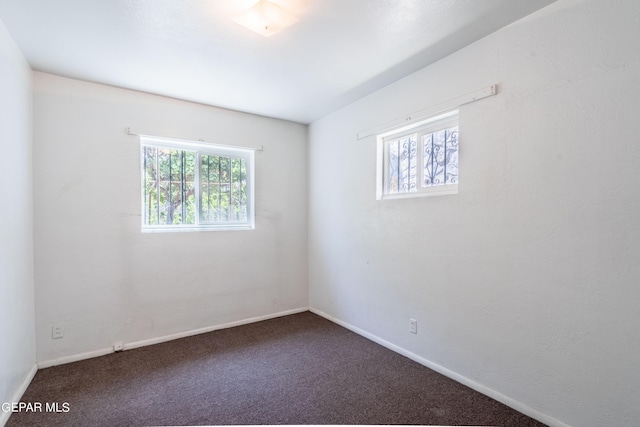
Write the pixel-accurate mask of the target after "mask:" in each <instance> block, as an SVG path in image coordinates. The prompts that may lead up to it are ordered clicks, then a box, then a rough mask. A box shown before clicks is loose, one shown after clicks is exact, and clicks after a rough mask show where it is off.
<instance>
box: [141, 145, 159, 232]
mask: <svg viewBox="0 0 640 427" xmlns="http://www.w3.org/2000/svg"><path fill="white" fill-rule="evenodd" d="M157 155H158V152H157V150H156V148H155V147H144V150H143V167H144V174H143V180H144V182H143V183H142V185H143V187H142V188H143V189H144V195H143V199H144V201H143V203H144V223H145V224H149V225H157V224H158V192H157V191H156V187H157V184H158V180H157V169H156V160H157Z"/></svg>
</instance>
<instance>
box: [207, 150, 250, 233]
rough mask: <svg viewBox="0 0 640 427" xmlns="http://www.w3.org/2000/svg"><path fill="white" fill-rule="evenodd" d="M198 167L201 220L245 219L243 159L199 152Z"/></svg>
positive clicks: (244, 161) (245, 197)
mask: <svg viewBox="0 0 640 427" xmlns="http://www.w3.org/2000/svg"><path fill="white" fill-rule="evenodd" d="M200 168H201V171H200V192H201V194H200V198H201V199H200V200H201V202H200V214H201V222H204V223H206V222H209V223H211V222H246V221H247V220H248V210H247V188H246V187H247V161H246V159H242V158H233V157H225V156H214V155H202V156H201V161H200Z"/></svg>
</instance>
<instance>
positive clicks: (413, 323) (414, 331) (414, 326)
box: [409, 319, 418, 334]
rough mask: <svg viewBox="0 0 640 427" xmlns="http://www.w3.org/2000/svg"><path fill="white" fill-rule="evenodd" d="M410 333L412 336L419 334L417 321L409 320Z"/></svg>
mask: <svg viewBox="0 0 640 427" xmlns="http://www.w3.org/2000/svg"><path fill="white" fill-rule="evenodd" d="M409 332H411V333H412V334H417V333H418V321H417V320H416V319H409Z"/></svg>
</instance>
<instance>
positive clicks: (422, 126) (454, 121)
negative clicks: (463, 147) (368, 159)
mask: <svg viewBox="0 0 640 427" xmlns="http://www.w3.org/2000/svg"><path fill="white" fill-rule="evenodd" d="M453 126H458V127H459V111H458V110H457V109H456V110H452V111H448V112H446V113H442V114H438V115H435V116H432V117H429V118H427V119H425V120H421V121H419V122H416V123H412V124H410V125H407V126H402V127H397V128H394V129H391V130H388V131H386V132H384V133H380V134H378V135H377V138H376V139H377V167H376V200H393V199H406V198H413V197H425V196H437V195H451V194H457V193H458V183H457V182H456V183H453V184H442V185H433V186H425V185H424V181H425V180H424V139H423V136H424V135H427V134H431V133H434V132H437V131H440V130H443V129H447V128H450V127H453ZM458 133H459V131H458ZM411 135H416V149H417V155H416V164H417V165H420V167H417V168H416V173H417V176H416V183H417V185H416V191H412V192H409V191H408V192H404V193H388V179H387V174H388V171H389V153H388V150H387V149H386V145H387V143H388V142H389V141H394V140H398V139H400V138H403V137H407V136H411ZM458 150H459V147H458Z"/></svg>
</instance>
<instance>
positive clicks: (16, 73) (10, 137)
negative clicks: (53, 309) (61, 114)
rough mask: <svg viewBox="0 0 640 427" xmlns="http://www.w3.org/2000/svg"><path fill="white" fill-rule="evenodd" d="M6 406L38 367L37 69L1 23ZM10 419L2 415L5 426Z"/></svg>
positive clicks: (1, 390) (1, 363) (0, 252)
mask: <svg viewBox="0 0 640 427" xmlns="http://www.w3.org/2000/svg"><path fill="white" fill-rule="evenodd" d="M0 153H2V154H1V155H0V183H1V184H0V325H2V338H0V403H2V402H11V401H12V400H13V399H15V398H16V397H19V396H16V394H18V393H20V388H21V387H22V386H23V385H24V382H25V381H26V380H27V379H28V377H29V374H30V372H31V371H32V370H33V369H34V367H35V352H36V349H35V338H34V326H33V323H34V308H33V190H32V180H31V69H30V68H29V65H28V64H27V62H26V61H25V59H24V57H23V56H22V54H21V53H20V51H19V50H18V48H17V46H16V45H15V43H14V41H13V39H12V38H11V36H10V35H9V33H8V32H7V31H6V29H5V27H4V24H3V23H2V21H0ZM7 416H8V413H3V412H1V411H0V425H2V424H3V422H4V420H5V419H6V417H7Z"/></svg>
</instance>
